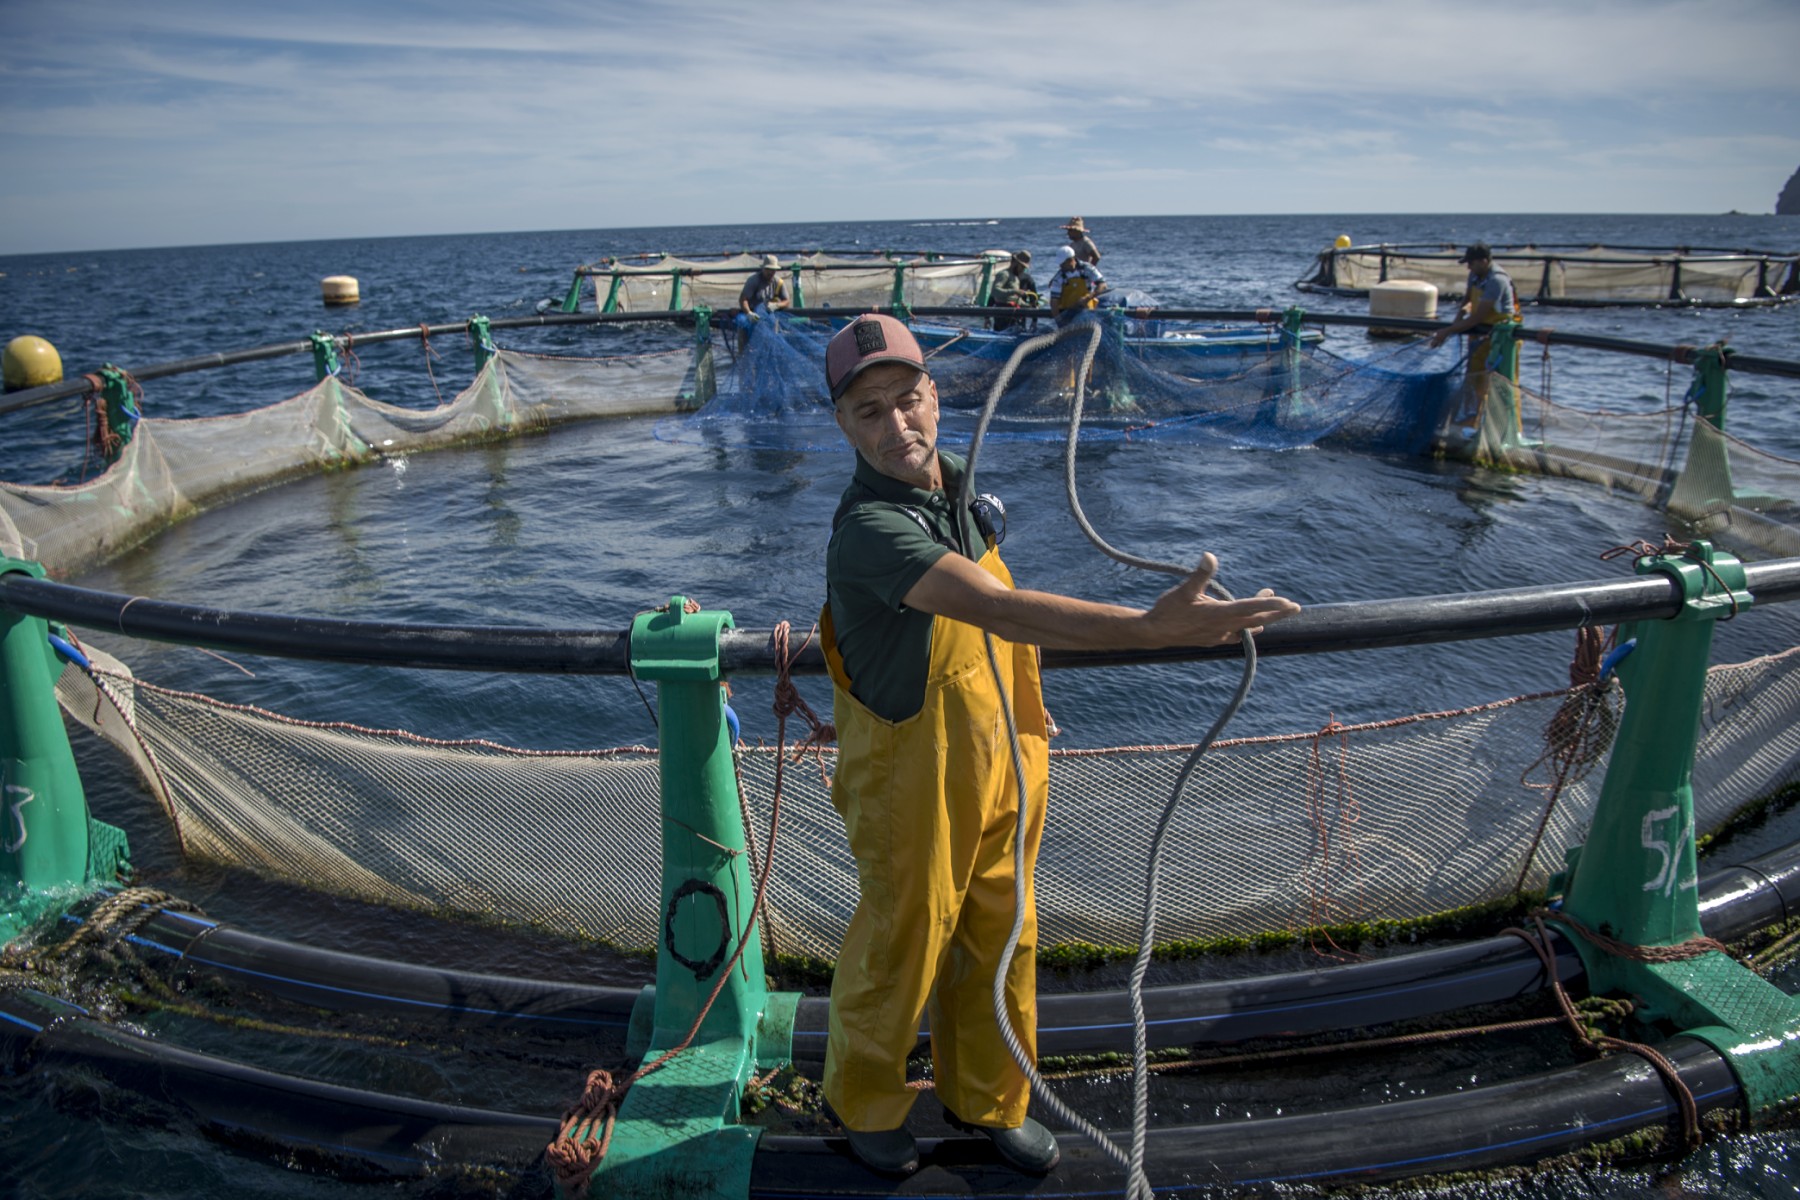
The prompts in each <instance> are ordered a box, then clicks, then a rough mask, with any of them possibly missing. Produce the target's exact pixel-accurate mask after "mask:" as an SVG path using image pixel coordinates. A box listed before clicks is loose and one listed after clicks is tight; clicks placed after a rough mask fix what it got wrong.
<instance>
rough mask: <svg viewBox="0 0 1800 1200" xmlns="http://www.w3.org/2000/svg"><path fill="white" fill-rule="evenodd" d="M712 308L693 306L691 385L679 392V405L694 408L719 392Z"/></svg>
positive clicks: (702, 404) (701, 405) (700, 405)
mask: <svg viewBox="0 0 1800 1200" xmlns="http://www.w3.org/2000/svg"><path fill="white" fill-rule="evenodd" d="M712 317H713V310H712V309H710V308H708V307H706V306H705V305H704V304H701V305H696V306H695V308H694V369H693V375H692V378H693V381H694V382H693V387H691V388H689V389H688V390H687V391H684V392H682V393H681V407H682V408H684V409H689V410H692V409H696V408H700V407H703V406H704V405H705V404H706V402H707V401H709V400H711V399H712V398H713V397H714V396H716V395H718V394H719V375H718V370H717V368H716V367H715V365H714V363H713V336H712V333H713V331H712Z"/></svg>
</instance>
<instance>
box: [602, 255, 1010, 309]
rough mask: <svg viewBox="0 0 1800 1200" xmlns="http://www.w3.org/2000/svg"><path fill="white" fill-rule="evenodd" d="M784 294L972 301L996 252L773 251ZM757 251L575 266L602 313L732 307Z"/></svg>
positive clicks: (820, 303) (814, 301)
mask: <svg viewBox="0 0 1800 1200" xmlns="http://www.w3.org/2000/svg"><path fill="white" fill-rule="evenodd" d="M777 257H778V258H780V260H781V277H782V279H784V280H785V281H786V282H787V286H788V293H789V297H790V298H791V299H792V300H793V302H794V304H795V305H797V306H801V307H808V306H810V307H816V308H866V307H871V306H875V305H884V304H898V305H905V306H907V307H912V308H922V307H931V306H935V305H951V304H974V303H975V302H976V301H977V300H978V299H980V298H981V297H982V291H983V285H984V283H985V282H986V281H987V280H989V279H991V278H992V275H993V271H994V269H995V265H996V264H998V263H1004V262H1005V261H1006V260H1007V258H1008V257H1010V256H1009V255H1008V254H1007V253H1006V252H1004V251H995V252H992V253H989V254H985V255H981V254H978V255H951V256H940V255H923V254H920V255H903V254H891V255H889V254H871V255H847V254H834V253H830V252H823V251H822V252H818V253H811V254H778V255H777ZM762 261H763V256H762V255H760V254H748V253H745V254H727V255H717V256H705V257H702V256H694V255H689V256H682V255H675V254H665V255H656V256H653V257H650V258H647V259H645V260H642V261H639V260H620V261H612V262H606V263H602V264H597V265H592V266H586V267H582V268H581V269H580V271H579V274H582V275H587V276H590V277H592V278H593V280H594V300H595V302H596V304H597V305H598V307H599V308H600V309H601V310H602V311H604V312H661V311H669V310H676V311H679V310H683V309H693V308H710V309H713V310H715V311H721V310H722V311H729V312H735V311H737V306H738V294H739V293H740V292H741V291H742V289H743V286H744V281H745V280H747V279H749V278H750V276H751V275H753V274H755V273H756V272H757V271H759V270H760V269H761V267H762Z"/></svg>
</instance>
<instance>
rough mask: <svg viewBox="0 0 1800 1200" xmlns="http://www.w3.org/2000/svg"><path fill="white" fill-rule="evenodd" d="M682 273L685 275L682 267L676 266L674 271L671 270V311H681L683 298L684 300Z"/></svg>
mask: <svg viewBox="0 0 1800 1200" xmlns="http://www.w3.org/2000/svg"><path fill="white" fill-rule="evenodd" d="M682 275H683V271H682V269H681V268H680V267H676V268H675V269H674V270H673V271H670V272H669V311H670V312H680V311H681V300H682V296H681V277H682Z"/></svg>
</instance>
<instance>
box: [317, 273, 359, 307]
mask: <svg viewBox="0 0 1800 1200" xmlns="http://www.w3.org/2000/svg"><path fill="white" fill-rule="evenodd" d="M319 291H320V293H321V294H322V295H323V296H324V297H325V303H327V304H355V303H357V302H358V301H360V300H361V299H362V292H361V291H360V290H359V287H358V285H357V282H356V276H354V275H327V276H326V277H325V278H323V279H321V280H320V281H319Z"/></svg>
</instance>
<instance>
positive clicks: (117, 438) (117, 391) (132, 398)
mask: <svg viewBox="0 0 1800 1200" xmlns="http://www.w3.org/2000/svg"><path fill="white" fill-rule="evenodd" d="M100 402H101V404H102V406H103V407H104V408H105V410H106V430H107V433H108V434H109V435H110V436H109V437H107V438H105V439H103V441H104V445H103V446H102V447H101V450H102V453H103V455H104V457H105V458H106V461H107V464H108V465H109V466H110V465H111V464H113V463H116V462H118V461H119V456H120V455H122V454H124V453H125V447H127V446H129V445H130V444H131V439H132V438H133V437H135V436H136V435H137V423H138V422H139V421H141V420H143V419H144V414H143V410H141V409H140V408H139V407H138V402H137V389H136V387H135V386H134V385H133V384H132V381H131V376H129V375H127V374H126V373H125V372H124V371H123V370H121V369H120V368H118V367H115V366H113V365H112V364H111V363H107V364H106V365H105V366H104V367H101V368H100Z"/></svg>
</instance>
